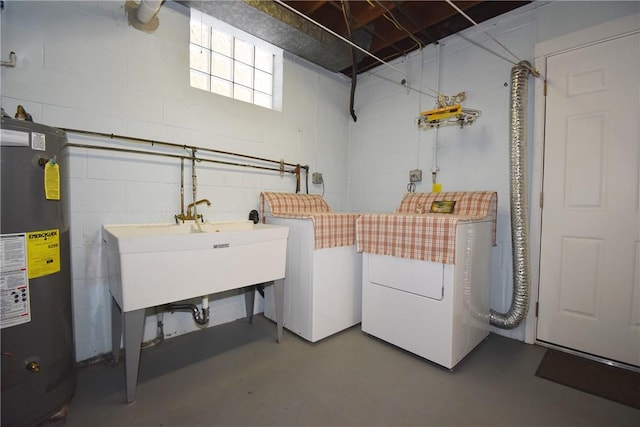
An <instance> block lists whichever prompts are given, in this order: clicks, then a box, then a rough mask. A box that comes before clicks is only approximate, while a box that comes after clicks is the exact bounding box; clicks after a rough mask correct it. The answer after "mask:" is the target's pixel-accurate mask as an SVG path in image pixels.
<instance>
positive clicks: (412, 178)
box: [409, 169, 422, 182]
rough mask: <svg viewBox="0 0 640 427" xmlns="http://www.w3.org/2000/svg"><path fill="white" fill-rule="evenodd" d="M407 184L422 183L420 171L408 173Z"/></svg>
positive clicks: (415, 170)
mask: <svg viewBox="0 0 640 427" xmlns="http://www.w3.org/2000/svg"><path fill="white" fill-rule="evenodd" d="M409 182H422V171H421V170H420V169H414V170H412V171H409Z"/></svg>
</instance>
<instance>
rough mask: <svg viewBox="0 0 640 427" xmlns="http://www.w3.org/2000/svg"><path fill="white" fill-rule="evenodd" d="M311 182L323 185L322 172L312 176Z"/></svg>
mask: <svg viewBox="0 0 640 427" xmlns="http://www.w3.org/2000/svg"><path fill="white" fill-rule="evenodd" d="M311 182H312V183H313V184H322V182H323V181H322V174H321V173H320V172H314V173H313V175H311Z"/></svg>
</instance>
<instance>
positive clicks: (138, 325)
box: [124, 308, 144, 403]
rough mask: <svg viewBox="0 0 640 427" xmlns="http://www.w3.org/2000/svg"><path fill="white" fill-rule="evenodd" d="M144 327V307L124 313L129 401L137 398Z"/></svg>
mask: <svg viewBox="0 0 640 427" xmlns="http://www.w3.org/2000/svg"><path fill="white" fill-rule="evenodd" d="M143 327H144V308H141V309H139V310H133V311H126V312H125V313H124V352H125V353H124V355H125V378H126V383H127V386H126V393H127V403H131V402H133V401H134V400H136V384H137V383H138V367H139V365H140V346H141V344H142V332H143Z"/></svg>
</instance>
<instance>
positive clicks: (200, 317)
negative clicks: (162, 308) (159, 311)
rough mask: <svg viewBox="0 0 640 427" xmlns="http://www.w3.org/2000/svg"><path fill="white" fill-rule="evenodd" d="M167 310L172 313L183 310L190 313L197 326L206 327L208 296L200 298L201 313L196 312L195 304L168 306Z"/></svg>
mask: <svg viewBox="0 0 640 427" xmlns="http://www.w3.org/2000/svg"><path fill="white" fill-rule="evenodd" d="M168 307H169V310H170V311H171V312H172V313H173V312H174V311H178V310H184V311H190V312H191V315H192V316H193V320H194V321H195V322H196V323H197V324H198V325H206V324H207V323H209V296H208V295H205V296H203V297H202V311H200V310H198V306H197V305H195V304H168Z"/></svg>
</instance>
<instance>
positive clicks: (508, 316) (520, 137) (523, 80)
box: [491, 61, 531, 329]
mask: <svg viewBox="0 0 640 427" xmlns="http://www.w3.org/2000/svg"><path fill="white" fill-rule="evenodd" d="M530 70H531V64H530V63H529V62H527V61H522V62H520V63H518V64H517V65H516V66H515V67H513V68H512V69H511V100H510V104H509V107H510V108H509V115H510V120H511V122H510V126H509V127H510V134H511V137H510V140H511V143H510V158H511V185H510V192H511V247H512V252H513V294H512V297H511V307H510V308H509V311H508V312H507V313H497V312H495V311H493V310H491V325H493V326H496V327H498V328H502V329H513V328H515V327H517V326H518V325H519V324H520V323H521V322H522V320H523V319H524V318H525V316H526V315H527V310H528V308H529V283H530V282H529V226H528V218H527V212H528V207H527V194H528V193H527V173H526V153H527V140H526V131H527V92H528V90H529V74H530V72H531V71H530Z"/></svg>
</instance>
